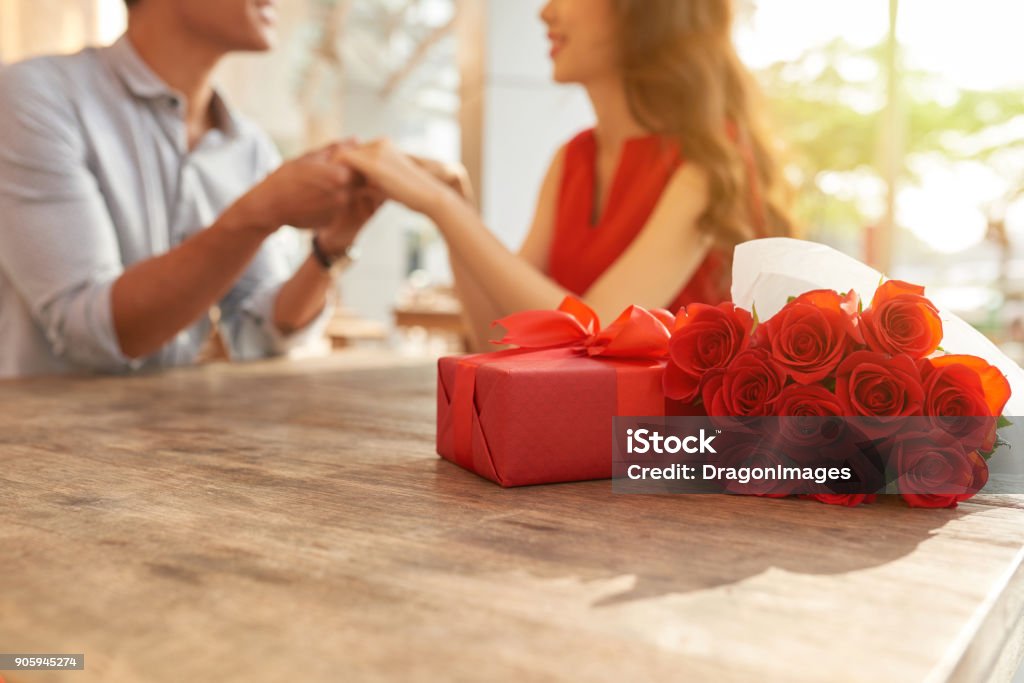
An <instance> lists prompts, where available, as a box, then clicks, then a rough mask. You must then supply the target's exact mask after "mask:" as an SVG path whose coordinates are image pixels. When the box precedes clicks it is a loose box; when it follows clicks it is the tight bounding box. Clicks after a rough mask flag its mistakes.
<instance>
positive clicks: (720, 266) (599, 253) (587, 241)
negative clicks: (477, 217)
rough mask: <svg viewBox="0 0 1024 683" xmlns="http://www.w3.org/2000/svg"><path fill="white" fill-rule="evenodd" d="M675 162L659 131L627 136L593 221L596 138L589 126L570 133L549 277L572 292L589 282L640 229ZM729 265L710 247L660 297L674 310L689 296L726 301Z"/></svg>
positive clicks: (674, 150)
mask: <svg viewBox="0 0 1024 683" xmlns="http://www.w3.org/2000/svg"><path fill="white" fill-rule="evenodd" d="M682 163H683V160H682V158H681V156H680V154H679V152H678V148H677V146H676V145H675V144H674V143H673V142H671V141H669V140H666V139H665V138H663V137H660V136H658V135H649V136H644V137H638V138H631V139H629V140H627V141H626V143H625V144H624V145H623V148H622V151H621V153H620V155H619V164H618V167H617V168H616V171H615V176H614V179H613V180H612V184H611V186H610V187H609V188H608V189H607V190H606V197H607V198H606V201H605V207H604V211H603V213H602V214H601V217H600V218H599V219H598V221H597V223H596V224H595V223H594V222H593V216H594V215H595V214H596V211H595V207H594V199H595V197H594V194H595V182H596V178H597V141H596V139H595V136H594V131H593V130H588V131H584V132H583V133H580V134H579V135H577V136H576V137H575V138H573V139H572V140H571V141H570V142H569V144H568V145H567V146H566V149H565V162H564V170H563V173H562V184H561V190H560V192H559V196H558V206H557V208H556V214H555V234H554V239H553V241H552V244H551V253H550V258H549V260H548V274H549V275H550V276H551V278H552V279H553V280H554V281H555V282H557V283H558V284H560V285H561V286H562V287H565V288H566V289H568V290H569V291H570V292H573V293H575V294H577V295H579V296H582V295H583V294H584V293H585V292H586V291H587V290H588V289H590V286H591V285H593V284H594V282H595V281H597V279H598V278H599V277H601V275H602V274H603V273H604V272H605V271H606V270H608V268H609V267H611V265H612V264H613V263H615V261H616V260H617V259H618V258H619V257H620V256H621V255H622V253H623V252H624V251H625V250H626V248H627V247H629V245H630V244H631V243H632V242H633V240H634V239H636V237H637V236H638V235H639V234H640V231H641V230H642V229H643V227H644V225H646V224H647V220H648V219H649V218H650V216H651V213H652V212H653V211H654V208H655V206H656V205H657V203H658V200H659V199H661V195H662V193H663V192H664V191H665V187H666V186H667V185H668V182H669V180H670V179H671V178H672V175H673V173H675V171H676V169H678V168H679V166H680V165H681V164H682ZM731 267H732V264H731V258H730V254H729V253H726V252H725V251H724V250H722V249H718V248H714V247H713V248H712V250H711V251H710V252H709V253H708V256H707V257H706V258H705V259H704V262H703V263H702V264H701V265H700V267H698V269H697V271H696V272H695V273H694V274H693V276H692V277H691V278H690V281H689V282H687V283H686V284H685V285H683V287H682V289H681V290H680V291H679V292H678V293H677V294H676V295H675V296H674V297H673V298H672V300H671V301H664V302H661V305H663V306H664V307H665V308H668V309H669V310H670V311H672V312H673V313H675V312H676V311H677V310H679V308H680V307H682V306H685V305H687V304H691V303H705V304H719V303H722V302H723V301H728V300H729V297H730V294H729V286H730V282H729V281H730V269H731ZM638 277H642V274H641V273H638Z"/></svg>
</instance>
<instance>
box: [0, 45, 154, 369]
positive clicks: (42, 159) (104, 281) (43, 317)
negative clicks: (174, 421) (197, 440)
mask: <svg viewBox="0 0 1024 683" xmlns="http://www.w3.org/2000/svg"><path fill="white" fill-rule="evenodd" d="M65 90H66V89H65V88H64V87H63V84H62V83H61V76H60V75H59V74H58V73H57V72H56V71H55V70H54V69H53V67H52V66H51V65H50V64H48V63H47V61H46V60H45V59H37V60H32V61H29V62H23V63H21V64H18V65H14V66H10V67H5V68H4V69H2V70H0V268H3V270H4V271H5V272H6V273H7V275H8V276H9V278H10V280H11V282H12V283H13V285H14V288H15V290H16V291H17V293H18V295H19V296H20V297H21V298H22V299H23V300H24V301H25V303H26V304H27V306H28V308H29V310H30V311H31V314H32V317H33V318H34V320H35V322H36V323H37V324H38V325H39V326H40V327H41V329H42V330H43V332H44V333H45V335H46V339H47V340H48V342H49V344H50V345H51V347H52V350H53V352H54V354H55V355H57V356H58V357H62V358H65V359H66V360H68V361H70V362H71V363H73V364H74V365H77V366H80V367H83V368H86V369H92V370H101V371H124V370H129V369H131V368H132V367H135V366H136V365H137V364H138V363H137V362H135V361H132V360H130V359H128V358H127V357H126V356H125V355H124V354H123V353H122V351H121V348H120V345H119V343H118V340H117V335H116V333H115V331H114V324H113V315H112V310H111V300H110V290H111V288H112V286H113V284H114V282H115V281H116V280H117V278H118V277H119V276H120V275H121V273H122V272H123V265H122V263H121V255H120V249H119V247H118V240H117V235H116V232H115V230H114V226H113V223H112V221H111V219H110V215H109V213H108V212H107V208H106V204H105V202H104V200H103V196H102V194H101V193H100V190H99V188H98V186H97V182H96V179H95V177H94V176H93V174H92V173H91V172H90V170H89V168H88V164H87V161H86V153H87V152H86V148H85V143H84V140H83V137H82V132H81V129H80V128H79V126H78V123H77V119H76V114H75V110H74V107H73V105H72V103H71V102H70V101H69V100H68V99H67V97H66V96H64V95H63V92H64V91H65Z"/></svg>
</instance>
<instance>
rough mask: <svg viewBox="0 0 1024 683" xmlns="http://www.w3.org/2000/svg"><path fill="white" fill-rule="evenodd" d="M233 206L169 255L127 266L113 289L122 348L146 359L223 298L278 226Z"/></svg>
mask: <svg viewBox="0 0 1024 683" xmlns="http://www.w3.org/2000/svg"><path fill="white" fill-rule="evenodd" d="M274 229H275V227H274V226H268V225H264V224H260V223H257V222H255V221H252V220H250V219H249V218H248V217H247V214H245V213H244V212H242V211H240V210H237V209H235V208H232V209H228V211H226V212H225V213H224V214H223V215H222V216H221V217H220V218H219V219H218V220H217V222H216V223H214V224H213V225H212V226H210V227H209V228H207V229H206V230H203V231H201V232H200V233H198V234H196V235H195V236H193V237H191V238H189V239H188V240H186V241H185V242H183V243H182V244H181V245H179V246H178V247H175V248H174V249H172V250H170V251H168V252H167V253H165V254H162V255H160V256H156V257H154V258H151V259H148V260H146V261H142V262H140V263H137V264H135V265H134V266H132V267H131V268H129V269H128V270H126V271H125V272H124V273H123V274H122V275H121V277H119V278H118V280H117V281H116V282H115V283H114V286H113V289H112V292H111V306H112V309H113V320H114V329H115V331H116V333H117V339H118V342H119V344H120V346H121V351H122V353H124V354H125V355H126V356H128V357H129V358H142V357H144V356H148V355H150V354H152V353H155V352H156V351H158V350H159V349H160V348H161V347H162V346H164V345H165V344H167V342H169V341H170V340H172V339H173V338H174V336H175V335H177V334H178V333H179V332H181V331H182V330H184V329H185V328H187V327H189V326H190V325H192V324H193V323H195V322H196V321H197V320H199V319H200V318H201V317H202V316H204V315H206V313H207V311H209V309H210V307H211V306H213V305H214V304H215V303H216V302H217V301H219V300H220V299H221V298H222V297H223V296H224V295H225V294H226V293H227V292H228V291H229V290H230V289H231V287H232V286H233V285H234V283H235V282H236V281H237V280H238V278H239V277H241V275H242V273H243V272H244V271H245V268H246V266H247V265H248V264H249V262H250V261H251V260H252V259H253V257H254V256H255V255H256V252H257V251H258V250H259V248H260V245H261V244H262V243H263V240H264V239H266V237H267V236H268V235H270V234H271V233H272V232H273V231H274Z"/></svg>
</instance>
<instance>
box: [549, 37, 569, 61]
mask: <svg viewBox="0 0 1024 683" xmlns="http://www.w3.org/2000/svg"><path fill="white" fill-rule="evenodd" d="M548 40H550V41H551V57H552V58H554V57H557V56H558V53H559V52H561V51H562V49H563V48H565V38H563V37H562V36H560V35H557V34H553V33H549V34H548Z"/></svg>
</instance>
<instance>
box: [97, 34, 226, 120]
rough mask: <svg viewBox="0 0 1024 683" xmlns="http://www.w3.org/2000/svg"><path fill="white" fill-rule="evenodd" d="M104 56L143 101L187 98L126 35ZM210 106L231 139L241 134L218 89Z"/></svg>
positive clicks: (123, 81) (107, 50)
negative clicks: (145, 57) (140, 52)
mask: <svg viewBox="0 0 1024 683" xmlns="http://www.w3.org/2000/svg"><path fill="white" fill-rule="evenodd" d="M104 52H105V53H106V58H107V62H108V63H109V64H110V66H111V68H112V69H113V70H114V73H116V74H117V76H118V78H120V79H121V82H122V83H124V85H125V87H126V88H128V91H129V92H130V93H132V94H133V95H135V96H136V97H140V98H143V99H156V98H160V97H166V98H176V99H177V100H178V101H181V102H183V101H184V99H185V98H184V96H183V95H182V94H181V93H180V92H178V91H177V90H175V89H174V88H172V87H171V86H169V85H167V84H166V83H164V81H163V80H162V79H161V78H160V77H159V76H157V75H156V74H155V73H154V72H153V70H152V69H150V68H149V65H148V64H146V62H145V61H143V59H142V57H140V56H139V53H138V52H136V51H135V47H134V46H133V45H132V43H131V41H130V40H128V36H127V35H122V36H121V37H120V38H118V39H117V41H116V42H115V43H114V44H113V45H111V46H110V47H108V48H106V49H105V50H104ZM210 106H211V107H212V108H213V114H214V120H215V122H216V126H217V128H218V129H219V130H220V131H221V132H222V133H224V134H225V135H227V136H229V137H234V136H236V135H238V134H239V132H240V130H241V126H240V120H239V118H238V115H237V114H236V113H235V111H234V110H233V109H232V107H231V106H229V105H228V103H227V101H225V99H224V98H223V97H221V94H220V92H218V91H217V90H216V89H215V90H214V91H213V99H212V100H211V101H210Z"/></svg>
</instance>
